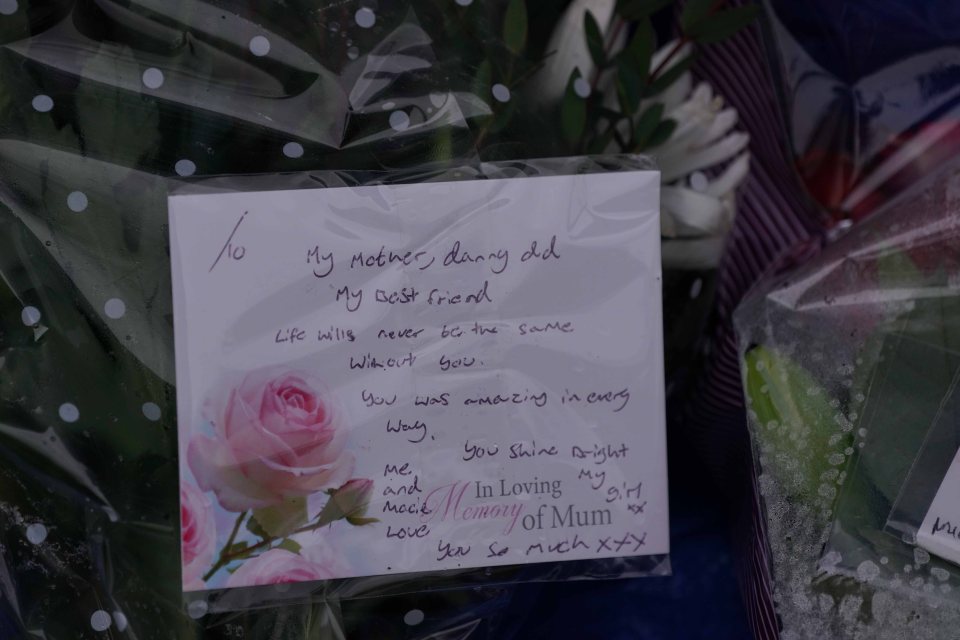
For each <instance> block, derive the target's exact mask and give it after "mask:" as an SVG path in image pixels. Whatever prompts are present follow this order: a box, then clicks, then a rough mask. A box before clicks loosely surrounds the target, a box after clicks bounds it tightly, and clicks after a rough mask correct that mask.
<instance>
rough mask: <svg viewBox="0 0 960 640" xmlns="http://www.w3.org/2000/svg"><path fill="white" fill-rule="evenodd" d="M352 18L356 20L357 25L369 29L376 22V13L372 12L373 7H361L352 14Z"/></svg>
mask: <svg viewBox="0 0 960 640" xmlns="http://www.w3.org/2000/svg"><path fill="white" fill-rule="evenodd" d="M353 19H354V20H356V22H357V26H358V27H361V28H363V29H369V28H370V27H372V26H373V25H374V23H376V21H377V14H375V13H374V12H373V9H369V8H367V7H362V8H360V9H357V12H356V13H355V14H353Z"/></svg>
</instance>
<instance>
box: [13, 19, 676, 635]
mask: <svg viewBox="0 0 960 640" xmlns="http://www.w3.org/2000/svg"><path fill="white" fill-rule="evenodd" d="M294 4H295V5H296V6H292V5H291V3H286V4H278V5H275V6H274V5H270V6H267V5H263V6H260V5H257V6H253V5H251V4H239V5H235V6H231V8H230V9H229V10H226V9H225V8H224V6H223V5H221V4H212V3H206V2H193V1H190V2H187V1H183V2H160V1H151V0H138V1H136V2H132V3H131V2H112V1H109V0H104V1H99V0H98V1H85V0H84V1H78V2H72V1H63V2H52V3H42V4H40V3H27V2H24V1H23V0H19V2H18V1H16V0H12V1H11V0H7V1H6V2H3V1H0V78H2V87H0V458H2V460H3V463H2V465H0V595H2V597H0V637H3V638H8V637H9V638H21V637H44V638H50V639H59V638H64V639H66V638H69V639H74V638H95V637H105V636H106V637H126V638H154V637H156V638H168V637H175V638H200V637H211V638H271V639H278V638H291V639H293V638H301V637H322V638H349V639H353V638H368V637H401V636H402V637H410V638H450V639H454V638H466V637H470V638H471V640H473V639H474V638H480V637H488V638H497V639H498V640H504V639H506V638H510V637H511V635H512V631H511V629H512V624H511V623H508V622H505V621H504V620H502V619H501V618H499V617H498V612H500V611H502V609H503V607H504V606H505V604H506V602H507V599H508V596H509V590H508V589H507V588H505V587H503V586H499V583H501V582H502V581H503V580H505V579H507V578H505V577H504V576H501V575H497V576H483V578H482V579H480V577H478V579H477V580H476V581H474V582H472V583H471V588H470V589H459V590H450V591H442V590H439V589H440V588H442V587H444V586H447V585H448V584H449V585H453V584H457V585H461V586H462V585H463V584H464V581H463V580H461V579H459V578H458V579H457V580H456V581H453V582H449V583H445V582H444V579H443V578H436V579H435V580H433V581H431V582H430V584H429V585H418V586H416V587H412V586H411V585H410V584H407V583H402V584H395V585H393V587H385V588H379V587H377V585H372V584H366V585H364V586H363V587H362V588H359V587H358V588H356V589H354V590H353V591H352V592H351V593H350V594H346V595H350V596H370V595H373V594H377V595H378V596H379V597H376V598H371V597H357V598H352V599H344V598H343V597H342V596H343V595H345V594H343V593H329V592H328V593H325V594H323V595H322V596H318V597H312V598H310V599H309V600H310V601H309V602H298V603H296V604H288V605H286V606H283V607H275V608H272V609H261V610H247V611H242V612H223V613H206V614H204V612H203V611H201V610H199V609H196V608H195V609H194V610H193V611H191V612H186V611H184V607H183V601H182V594H181V590H180V569H179V563H178V562H176V561H175V560H174V559H175V558H177V557H178V548H179V536H178V533H177V532H178V524H179V520H180V518H178V516H177V513H178V509H177V506H178V504H179V502H178V491H177V488H178V482H177V441H176V423H175V420H174V416H175V406H174V397H175V386H174V361H173V326H172V324H173V319H172V316H173V310H172V307H171V300H170V298H171V296H170V275H169V267H170V260H169V244H168V240H167V235H168V228H167V218H166V197H167V193H168V190H169V189H170V186H171V181H178V180H180V179H183V178H188V177H191V176H203V175H222V174H229V175H237V174H251V173H267V172H269V173H276V172H302V171H306V170H310V171H322V170H325V169H330V170H332V169H337V170H355V171H360V172H364V171H366V172H367V173H362V174H357V173H347V172H342V173H333V172H331V173H326V174H324V176H325V178H324V179H328V180H331V181H332V180H344V181H347V182H348V183H352V184H355V183H356V182H357V181H372V180H378V179H382V178H383V176H384V174H385V172H386V171H387V170H392V169H396V168H398V167H410V166H416V165H422V164H429V163H432V162H438V161H439V162H442V163H444V164H445V166H467V167H472V170H473V171H476V172H478V173H483V172H484V171H485V170H486V169H484V168H483V167H481V165H479V163H478V162H476V157H475V154H474V152H473V150H472V147H471V142H472V141H471V138H470V136H469V131H468V128H467V118H469V117H471V116H474V115H478V114H486V113H489V110H488V109H487V107H486V104H485V101H484V100H483V99H480V98H478V97H477V96H475V95H473V94H471V93H465V92H458V91H456V90H455V89H454V88H452V87H451V86H450V82H449V81H450V77H449V69H445V68H444V67H443V66H442V61H441V62H438V61H437V54H436V52H435V51H434V50H433V47H432V42H431V39H430V37H429V36H428V34H427V33H426V31H425V30H424V29H423V28H422V25H421V24H420V22H419V17H420V16H419V15H418V14H417V11H416V8H415V7H410V6H405V5H403V6H401V5H389V6H388V5H387V4H386V3H380V5H378V4H377V3H375V2H374V3H362V2H354V1H348V2H345V3H338V4H336V5H335V6H314V5H312V4H311V3H294ZM381 5H382V6H381ZM595 168H596V167H595ZM600 168H604V169H609V168H610V167H608V166H602V165H601V167H600ZM541 170H542V171H551V170H555V167H554V165H551V164H550V163H549V162H546V163H543V164H542V165H524V164H517V165H504V166H500V167H498V168H497V171H500V172H503V173H509V174H525V173H537V172H539V171H541ZM316 175H317V174H314V176H316ZM358 175H360V177H357V176H358ZM426 177H428V176H427V175H425V174H423V173H421V174H420V175H419V176H411V177H409V179H411V180H417V179H424V178H426ZM305 179H306V180H308V181H309V180H312V179H313V178H309V177H307V178H305ZM351 181H352V182H351ZM665 567H666V565H665V564H662V563H661V564H657V565H656V568H657V569H658V570H660V571H663V570H664V569H665ZM634 569H635V567H634ZM631 570H633V569H631V567H630V565H629V564H624V563H617V562H613V563H610V564H609V565H608V566H606V567H604V568H603V572H602V573H603V575H605V576H610V575H625V574H628V573H629V572H630V571H631ZM548 573H549V572H548ZM561 573H562V570H561ZM561 573H558V574H556V575H554V576H552V577H569V576H563V575H561ZM577 575H580V576H581V577H590V572H589V571H588V570H583V571H580V572H579V573H578V574H577ZM538 576H539V577H541V578H543V577H551V576H549V575H546V574H545V573H544V572H543V571H540V572H539V573H538ZM523 578H524V571H523V570H519V571H514V572H512V573H511V575H510V576H509V579H523ZM354 586H355V587H356V586H357V585H354ZM423 586H428V587H429V588H431V589H434V591H430V592H422V591H421V592H419V593H418V594H417V595H416V596H399V595H395V594H398V593H405V592H408V591H410V590H411V589H412V588H416V589H420V588H422V587H423ZM191 614H192V615H191ZM201 614H203V615H201Z"/></svg>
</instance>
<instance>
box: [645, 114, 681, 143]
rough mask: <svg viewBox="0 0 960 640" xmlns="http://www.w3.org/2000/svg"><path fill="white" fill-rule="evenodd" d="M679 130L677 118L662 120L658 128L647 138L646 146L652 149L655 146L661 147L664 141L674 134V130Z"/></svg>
mask: <svg viewBox="0 0 960 640" xmlns="http://www.w3.org/2000/svg"><path fill="white" fill-rule="evenodd" d="M676 130H677V121H676V120H661V121H660V122H659V123H658V124H657V127H656V129H654V130H653V133H652V134H650V137H649V138H648V139H647V140H646V148H648V149H652V148H654V147H659V146H660V145H662V144H663V143H664V142H666V141H667V140H669V139H670V136H672V135H673V132H674V131H676Z"/></svg>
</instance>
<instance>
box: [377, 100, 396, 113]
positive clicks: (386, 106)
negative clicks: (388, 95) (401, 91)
mask: <svg viewBox="0 0 960 640" xmlns="http://www.w3.org/2000/svg"><path fill="white" fill-rule="evenodd" d="M396 106H397V103H396V102H394V101H393V100H387V101H386V102H384V103H383V104H382V105H380V108H381V109H383V110H384V111H390V110H391V109H395V108H396Z"/></svg>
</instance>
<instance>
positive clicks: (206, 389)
mask: <svg viewBox="0 0 960 640" xmlns="http://www.w3.org/2000/svg"><path fill="white" fill-rule="evenodd" d="M169 204H170V236H171V251H172V265H173V293H174V305H175V330H176V356H177V404H178V414H179V425H180V426H179V436H180V445H179V449H180V461H181V464H180V468H181V501H182V508H181V515H182V520H183V523H182V533H183V540H182V545H183V554H182V555H183V565H184V571H183V574H184V590H185V591H197V590H203V589H219V588H225V587H239V586H250V585H257V584H270V583H277V582H295V581H309V580H324V579H331V578H344V577H353V576H367V575H378V574H391V573H408V572H422V571H435V570H440V569H451V568H466V567H483V566H494V565H514V564H524V563H540V562H554V561H565V560H583V559H598V558H610V557H623V556H638V555H659V554H665V553H667V552H668V551H669V537H668V521H667V469H666V438H665V419H664V388H663V387H664V382H663V336H662V318H661V275H660V223H659V212H658V207H659V174H658V173H656V172H640V171H637V172H623V173H607V174H593V175H576V176H562V177H533V178H519V179H503V180H472V181H461V182H443V183H424V184H408V185H392V186H382V185H381V186H369V187H359V188H329V189H309V190H290V191H263V192H237V193H223V194H204V195H176V196H172V197H171V198H170V203H169Z"/></svg>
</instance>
